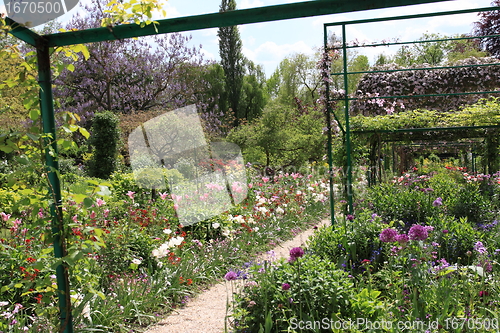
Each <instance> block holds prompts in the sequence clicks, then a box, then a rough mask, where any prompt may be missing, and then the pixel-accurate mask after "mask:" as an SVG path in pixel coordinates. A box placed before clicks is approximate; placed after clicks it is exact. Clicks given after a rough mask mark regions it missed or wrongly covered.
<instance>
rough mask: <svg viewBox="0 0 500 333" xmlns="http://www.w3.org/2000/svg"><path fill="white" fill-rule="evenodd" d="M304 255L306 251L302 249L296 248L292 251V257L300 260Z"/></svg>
mask: <svg viewBox="0 0 500 333" xmlns="http://www.w3.org/2000/svg"><path fill="white" fill-rule="evenodd" d="M303 255H304V250H302V248H301V247H294V248H293V249H291V250H290V257H291V258H294V259H297V258H300V257H302V256H303Z"/></svg>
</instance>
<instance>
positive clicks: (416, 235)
mask: <svg viewBox="0 0 500 333" xmlns="http://www.w3.org/2000/svg"><path fill="white" fill-rule="evenodd" d="M431 230H432V229H431ZM428 231H429V228H427V227H424V226H421V225H419V224H414V225H413V226H412V227H411V228H410V230H409V231H408V237H409V238H410V239H411V240H426V239H427V237H429V233H428Z"/></svg>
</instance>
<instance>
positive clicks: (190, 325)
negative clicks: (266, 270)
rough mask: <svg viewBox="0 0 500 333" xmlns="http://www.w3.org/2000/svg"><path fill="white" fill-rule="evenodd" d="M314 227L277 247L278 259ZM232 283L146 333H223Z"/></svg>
mask: <svg viewBox="0 0 500 333" xmlns="http://www.w3.org/2000/svg"><path fill="white" fill-rule="evenodd" d="M329 222H330V220H329V219H325V220H322V221H321V222H319V223H317V225H316V226H317V227H320V226H323V225H326V224H328V223H329ZM314 230H315V227H311V228H309V229H307V230H305V231H303V232H301V233H299V234H298V235H297V236H295V237H294V238H293V239H291V240H289V241H286V242H283V243H282V244H280V245H278V246H277V247H276V248H274V249H273V250H274V252H275V255H276V258H281V257H288V256H289V252H290V249H291V248H293V247H297V246H302V245H304V244H305V242H306V240H307V239H308V238H309V237H310V236H311V235H312V234H313V233H314ZM228 290H230V288H229V285H228V286H226V283H225V282H222V283H218V284H216V285H214V286H212V287H211V288H209V289H208V290H206V291H204V292H203V293H201V294H199V295H198V296H196V297H195V298H193V299H192V300H190V301H189V302H188V303H187V305H186V306H185V307H183V308H180V309H177V310H174V312H173V313H172V314H170V315H169V316H168V317H166V318H165V319H163V320H162V321H160V322H159V323H158V324H156V325H155V326H153V327H151V328H150V329H148V330H147V331H146V332H145V333H222V332H224V320H225V317H226V302H227V299H228V297H230V295H229V293H230V291H229V293H228Z"/></svg>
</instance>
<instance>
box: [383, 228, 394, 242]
mask: <svg viewBox="0 0 500 333" xmlns="http://www.w3.org/2000/svg"><path fill="white" fill-rule="evenodd" d="M397 235H398V232H397V231H396V230H394V229H391V228H387V229H384V230H383V231H382V232H381V233H380V236H379V238H380V241H381V242H384V243H392V242H395V241H396V236H397Z"/></svg>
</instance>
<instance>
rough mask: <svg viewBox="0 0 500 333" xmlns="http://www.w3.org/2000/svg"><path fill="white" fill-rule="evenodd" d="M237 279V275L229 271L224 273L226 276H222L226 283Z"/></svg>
mask: <svg viewBox="0 0 500 333" xmlns="http://www.w3.org/2000/svg"><path fill="white" fill-rule="evenodd" d="M237 278H238V274H236V272H233V271H229V272H227V273H226V275H224V279H226V280H228V281H231V280H236V279H237Z"/></svg>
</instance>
